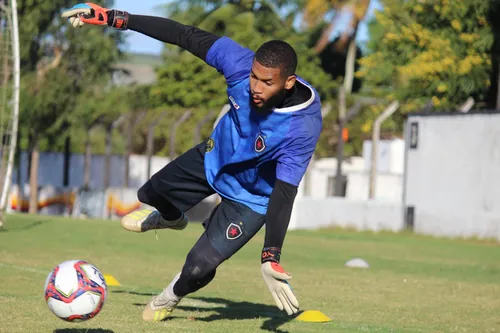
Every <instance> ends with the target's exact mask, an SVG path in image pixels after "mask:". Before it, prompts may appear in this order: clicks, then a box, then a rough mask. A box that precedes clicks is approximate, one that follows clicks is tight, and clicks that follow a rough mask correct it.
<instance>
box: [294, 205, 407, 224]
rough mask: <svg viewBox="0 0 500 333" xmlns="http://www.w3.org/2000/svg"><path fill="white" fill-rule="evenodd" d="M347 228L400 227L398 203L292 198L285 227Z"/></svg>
mask: <svg viewBox="0 0 500 333" xmlns="http://www.w3.org/2000/svg"><path fill="white" fill-rule="evenodd" d="M334 226H336V227H343V228H346V227H349V228H354V229H356V230H370V231H381V230H390V231H400V230H402V229H403V228H404V223H403V206H402V204H401V203H392V202H383V201H359V200H349V199H345V198H338V197H332V198H326V199H311V198H300V199H297V200H296V201H295V205H294V208H293V213H292V218H291V220H290V225H289V229H290V230H294V229H317V228H325V227H334Z"/></svg>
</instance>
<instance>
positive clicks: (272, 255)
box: [261, 247, 281, 264]
mask: <svg viewBox="0 0 500 333" xmlns="http://www.w3.org/2000/svg"><path fill="white" fill-rule="evenodd" d="M280 257H281V250H280V249H279V248H277V247H265V248H263V249H262V257H261V263H262V264H263V263H265V262H267V261H274V262H277V263H279V262H280Z"/></svg>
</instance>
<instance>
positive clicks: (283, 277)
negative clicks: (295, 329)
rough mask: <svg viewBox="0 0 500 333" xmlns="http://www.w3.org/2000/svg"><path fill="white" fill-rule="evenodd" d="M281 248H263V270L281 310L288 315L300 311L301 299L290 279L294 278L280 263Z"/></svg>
mask: <svg viewBox="0 0 500 333" xmlns="http://www.w3.org/2000/svg"><path fill="white" fill-rule="evenodd" d="M279 261H280V249H278V248H275V247H271V248H264V249H263V250H262V259H261V263H262V266H261V272H262V277H263V278H264V281H265V282H266V283H267V287H268V288H269V291H270V292H271V295H272V296H273V298H274V301H275V302H276V305H277V306H278V308H279V309H280V310H285V311H286V312H287V313H288V315H292V314H294V313H297V312H298V311H299V301H298V300H297V298H296V297H295V295H294V293H293V291H292V287H291V286H290V284H289V283H288V280H290V279H291V278H292V275H291V274H290V273H287V272H285V270H284V269H283V267H281V265H280V262H279Z"/></svg>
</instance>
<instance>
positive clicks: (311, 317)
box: [295, 310, 332, 323]
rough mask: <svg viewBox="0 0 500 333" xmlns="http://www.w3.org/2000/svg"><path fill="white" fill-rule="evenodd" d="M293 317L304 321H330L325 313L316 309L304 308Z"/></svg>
mask: <svg viewBox="0 0 500 333" xmlns="http://www.w3.org/2000/svg"><path fill="white" fill-rule="evenodd" d="M295 319H297V320H298V321H306V322H310V323H326V322H329V321H332V320H331V319H330V318H328V316H327V315H325V314H324V313H323V312H321V311H318V310H306V311H304V312H302V313H301V314H300V315H299V316H297V318H295Z"/></svg>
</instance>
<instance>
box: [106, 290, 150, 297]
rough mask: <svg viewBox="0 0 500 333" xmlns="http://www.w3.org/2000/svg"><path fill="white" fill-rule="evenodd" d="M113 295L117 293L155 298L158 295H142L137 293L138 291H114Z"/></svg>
mask: <svg viewBox="0 0 500 333" xmlns="http://www.w3.org/2000/svg"><path fill="white" fill-rule="evenodd" d="M112 293H116V294H129V295H137V296H154V295H156V294H157V293H153V292H150V293H140V292H137V291H128V290H113V291H112Z"/></svg>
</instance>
